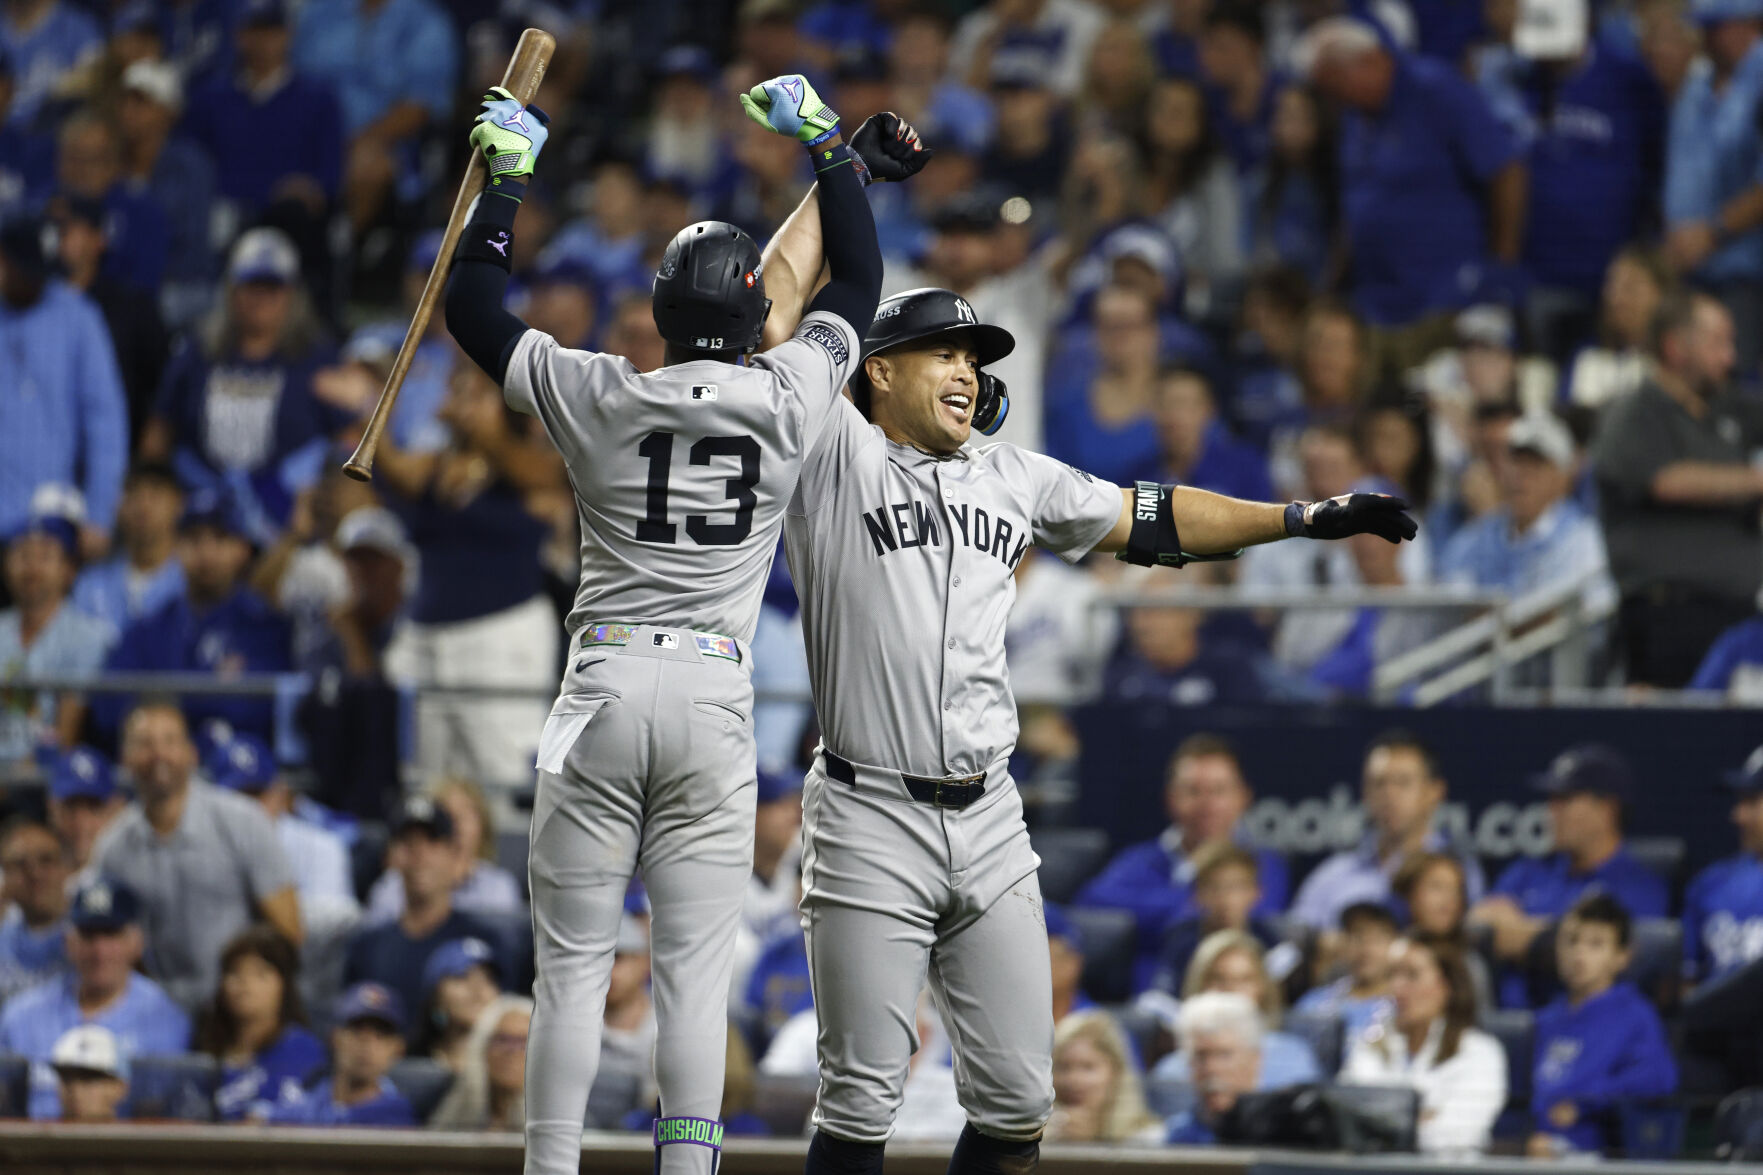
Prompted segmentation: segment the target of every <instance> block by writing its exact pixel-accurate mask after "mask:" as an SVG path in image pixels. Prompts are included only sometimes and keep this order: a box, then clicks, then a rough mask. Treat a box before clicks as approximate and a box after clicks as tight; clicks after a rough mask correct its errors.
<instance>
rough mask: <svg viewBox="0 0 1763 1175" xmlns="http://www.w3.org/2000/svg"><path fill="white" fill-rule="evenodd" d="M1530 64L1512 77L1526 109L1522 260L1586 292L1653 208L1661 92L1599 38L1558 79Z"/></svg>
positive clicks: (1537, 273) (1542, 277) (1546, 279)
mask: <svg viewBox="0 0 1763 1175" xmlns="http://www.w3.org/2000/svg"><path fill="white" fill-rule="evenodd" d="M1548 77H1549V75H1548V74H1547V73H1545V71H1543V70H1542V69H1541V68H1539V67H1537V66H1535V65H1534V64H1532V65H1529V66H1527V67H1526V68H1525V69H1524V71H1523V72H1522V73H1521V74H1520V75H1519V76H1518V77H1516V78H1515V79H1514V80H1515V82H1516V83H1517V84H1516V89H1517V93H1518V96H1519V97H1520V99H1521V101H1522V102H1523V104H1524V109H1525V111H1526V113H1527V114H1528V115H1529V122H1528V125H1527V127H1526V128H1525V129H1526V130H1527V131H1528V135H1527V139H1528V141H1529V160H1528V162H1529V165H1530V211H1529V218H1528V220H1527V221H1526V223H1525V227H1524V263H1525V267H1526V268H1527V269H1528V270H1529V272H1530V276H1531V277H1532V278H1534V279H1535V280H1537V281H1539V282H1543V283H1546V284H1548V285H1554V286H1565V287H1568V288H1571V289H1576V290H1580V291H1582V292H1584V293H1586V294H1596V293H1597V292H1598V290H1599V289H1600V288H1601V287H1602V285H1603V281H1604V271H1605V270H1606V269H1608V268H1609V266H1610V259H1611V258H1612V257H1614V256H1615V255H1616V251H1617V250H1618V249H1620V248H1622V246H1624V245H1626V244H1628V243H1629V242H1630V241H1632V240H1634V239H1635V238H1636V237H1638V236H1639V235H1641V230H1642V229H1643V228H1644V227H1645V225H1646V223H1647V221H1648V220H1650V219H1651V218H1652V216H1653V214H1654V212H1655V210H1656V206H1657V202H1658V192H1659V185H1660V183H1661V178H1662V177H1661V167H1662V158H1663V152H1664V139H1665V95H1664V93H1663V92H1662V91H1661V90H1660V89H1659V85H1658V83H1657V82H1655V81H1654V80H1653V76H1652V74H1650V73H1648V72H1647V69H1646V67H1645V66H1644V65H1642V64H1641V63H1640V62H1639V61H1636V60H1634V59H1633V58H1631V57H1628V56H1626V55H1624V54H1622V53H1619V52H1617V51H1616V50H1615V49H1614V48H1612V47H1610V46H1609V45H1607V44H1602V43H1600V44H1595V45H1593V46H1592V47H1591V48H1590V49H1589V50H1587V54H1586V59H1585V61H1584V62H1583V63H1582V64H1581V65H1580V66H1579V68H1577V69H1576V70H1574V72H1573V73H1572V74H1570V75H1569V76H1568V77H1567V78H1566V79H1565V80H1564V81H1563V82H1561V83H1560V84H1559V85H1558V86H1551V85H1550V83H1549V81H1548Z"/></svg>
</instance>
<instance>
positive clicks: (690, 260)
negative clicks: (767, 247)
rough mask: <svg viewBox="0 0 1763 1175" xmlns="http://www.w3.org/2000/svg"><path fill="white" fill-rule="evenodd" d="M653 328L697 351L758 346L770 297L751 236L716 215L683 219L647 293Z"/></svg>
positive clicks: (743, 349)
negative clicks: (694, 220) (691, 221)
mask: <svg viewBox="0 0 1763 1175" xmlns="http://www.w3.org/2000/svg"><path fill="white" fill-rule="evenodd" d="M650 304H651V308H652V309H653V310H654V313H655V329H656V330H658V331H660V332H661V337H662V338H664V339H666V340H667V341H668V342H670V343H673V344H675V345H677V346H681V347H690V348H692V349H693V350H696V351H739V352H740V353H742V354H743V355H744V354H748V353H750V352H753V351H756V350H758V349H759V334H760V331H762V330H763V329H764V328H765V316H766V315H767V314H770V313H771V299H769V298H767V297H766V296H765V279H764V277H763V275H762V274H761V266H760V264H759V246H758V245H755V244H754V243H753V238H752V237H749V236H748V235H747V234H746V233H744V232H742V231H741V230H740V229H738V228H736V227H735V226H734V225H732V224H728V223H726V222H724V221H720V220H700V221H699V222H698V223H697V224H688V225H687V226H686V227H685V228H682V229H681V230H680V231H679V232H678V233H677V234H676V235H675V236H674V238H673V240H672V241H670V242H668V245H667V252H665V253H663V254H662V255H661V267H660V268H659V269H657V270H656V271H655V287H654V290H653V292H652V294H651V295H650Z"/></svg>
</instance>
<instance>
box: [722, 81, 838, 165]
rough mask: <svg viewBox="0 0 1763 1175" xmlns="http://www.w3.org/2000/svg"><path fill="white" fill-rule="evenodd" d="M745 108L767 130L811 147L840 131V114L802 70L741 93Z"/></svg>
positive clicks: (751, 117)
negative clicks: (802, 73)
mask: <svg viewBox="0 0 1763 1175" xmlns="http://www.w3.org/2000/svg"><path fill="white" fill-rule="evenodd" d="M741 108H742V109H743V110H745V111H746V112H747V117H748V118H750V119H752V120H753V121H754V122H756V123H758V124H759V125H760V126H762V127H764V128H765V129H766V130H768V131H776V132H777V133H778V134H780V135H789V136H790V137H791V138H794V139H798V140H800V141H801V142H803V143H806V144H807V145H808V146H810V147H812V146H814V145H816V144H817V143H822V142H825V141H826V140H827V139H830V138H831V137H832V136H834V135H836V134H838V133H839V116H838V115H837V114H834V113H833V110H832V107H830V106H828V105H827V104H826V103H825V102H822V101H821V100H820V95H819V94H816V93H815V92H814V87H813V86H811V85H809V84H808V79H807V78H805V77H803V76H802V75H801V74H799V73H786V74H784V75H783V76H781V77H775V78H772V79H771V80H770V81H768V82H760V83H759V84H758V85H756V86H754V87H753V88H752V89H751V90H748V91H747V92H746V93H745V94H742V95H741Z"/></svg>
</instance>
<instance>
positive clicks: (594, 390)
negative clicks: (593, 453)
mask: <svg viewBox="0 0 1763 1175" xmlns="http://www.w3.org/2000/svg"><path fill="white" fill-rule="evenodd" d="M635 371H636V368H635V367H633V366H631V363H630V361H629V360H628V359H623V358H620V357H619V356H616V355H602V354H600V353H598V352H595V351H575V350H571V349H570V348H568V347H563V346H559V345H558V342H557V340H556V339H554V338H552V337H551V336H550V335H548V334H546V333H545V332H544V331H540V330H529V331H527V332H526V333H525V334H523V335H521V336H520V338H519V340H517V341H516V342H515V344H514V354H512V355H510V356H509V357H508V374H507V375H506V376H505V377H504V379H503V381H502V398H503V400H504V401H506V402H507V404H508V406H509V407H510V408H512V409H514V410H515V411H516V412H521V413H524V414H525V415H527V416H536V417H538V418H539V421H540V422H541V423H542V424H544V426H545V431H546V432H547V433H549V434H550V437H551V441H552V443H553V444H555V445H556V446H557V447H558V448H559V449H560V450H562V452H563V455H564V457H565V458H566V459H567V458H568V457H569V456H570V453H571V449H570V448H569V447H566V445H568V444H569V442H570V441H572V440H579V439H580V438H583V437H585V436H588V435H590V433H591V430H590V429H589V428H588V427H587V416H588V409H589V406H590V405H592V404H594V403H596V402H597V401H598V400H599V399H600V398H601V397H603V396H605V395H606V394H607V393H608V392H609V391H611V390H612V389H614V388H616V387H620V386H622V385H623V383H624V380H625V379H626V377H628V376H629V375H631V374H632V373H633V372H635Z"/></svg>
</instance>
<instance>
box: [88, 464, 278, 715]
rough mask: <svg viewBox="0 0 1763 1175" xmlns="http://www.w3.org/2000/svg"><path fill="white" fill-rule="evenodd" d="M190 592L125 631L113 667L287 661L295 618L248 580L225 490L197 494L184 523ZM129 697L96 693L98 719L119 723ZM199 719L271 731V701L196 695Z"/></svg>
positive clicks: (226, 667)
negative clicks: (283, 615)
mask: <svg viewBox="0 0 1763 1175" xmlns="http://www.w3.org/2000/svg"><path fill="white" fill-rule="evenodd" d="M178 558H179V560H181V561H182V563H183V565H184V579H185V587H184V594H183V595H182V596H180V597H178V598H177V599H175V600H173V601H172V602H171V603H169V604H167V605H165V606H164V607H163V608H161V609H160V610H159V611H157V612H154V613H152V614H150V615H147V616H143V617H142V618H141V619H139V620H137V621H135V622H134V623H133V624H131V625H130V626H129V627H128V628H127V629H125V630H124V631H123V634H122V640H121V641H120V642H119V643H118V644H117V646H116V648H115V650H114V651H113V652H112V653H111V655H110V659H109V661H108V662H106V668H109V669H114V670H146V671H154V670H159V671H167V670H175V671H195V672H207V673H218V674H221V675H223V676H227V675H233V676H236V675H238V674H241V673H276V672H281V671H283V670H285V669H287V668H288V625H287V621H285V620H283V619H282V618H281V617H280V616H278V615H276V614H275V612H274V611H273V610H271V608H270V606H269V605H268V604H266V603H265V602H264V601H263V598H262V597H261V596H259V595H257V593H255V592H253V591H252V590H251V589H250V588H248V587H246V586H245V584H244V575H245V568H246V566H247V564H248V563H249V562H250V559H251V544H250V543H249V541H247V540H246V538H245V536H244V534H243V532H242V530H241V528H240V525H239V523H238V520H237V518H236V516H235V511H234V507H233V505H232V503H231V502H230V501H229V500H228V499H227V498H226V497H225V495H223V494H219V493H215V492H213V491H209V490H204V491H201V492H199V493H196V494H192V495H191V496H190V499H189V501H188V503H187V504H186V506H185V508H184V516H183V520H182V522H181V523H180V525H179V528H178ZM127 705H128V699H127V698H126V697H124V696H117V695H111V696H109V697H106V698H97V699H94V700H93V703H92V709H93V713H94V714H95V715H96V716H97V718H98V720H99V725H100V726H101V727H103V728H105V729H110V730H114V729H115V728H116V727H117V725H118V724H119V722H120V720H121V718H122V714H123V711H124V709H125V708H126V707H127ZM185 714H186V717H188V719H189V722H190V724H191V725H192V726H197V725H200V724H201V723H203V722H204V721H206V720H207V719H210V718H222V719H225V720H226V721H227V722H229V723H231V724H232V725H233V726H234V727H236V728H238V729H240V730H246V731H250V732H251V733H254V734H260V735H264V736H268V735H269V734H270V726H271V717H272V716H271V706H270V703H269V702H267V701H263V700H260V699H255V698H223V697H213V698H191V699H189V702H188V705H187V706H186V707H185Z"/></svg>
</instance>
